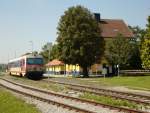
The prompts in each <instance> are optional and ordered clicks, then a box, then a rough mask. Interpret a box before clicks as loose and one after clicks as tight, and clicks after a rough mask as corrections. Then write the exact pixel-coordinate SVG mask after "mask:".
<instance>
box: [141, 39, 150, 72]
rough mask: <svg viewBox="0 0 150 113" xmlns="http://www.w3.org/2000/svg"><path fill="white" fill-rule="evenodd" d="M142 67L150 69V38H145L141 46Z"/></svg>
mask: <svg viewBox="0 0 150 113" xmlns="http://www.w3.org/2000/svg"><path fill="white" fill-rule="evenodd" d="M141 59H142V67H143V68H144V69H150V38H149V39H145V40H144V42H143V43H142V48H141Z"/></svg>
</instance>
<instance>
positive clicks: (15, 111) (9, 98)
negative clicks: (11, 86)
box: [0, 87, 40, 113]
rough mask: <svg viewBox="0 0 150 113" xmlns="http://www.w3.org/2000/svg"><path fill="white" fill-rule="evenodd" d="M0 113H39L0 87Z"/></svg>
mask: <svg viewBox="0 0 150 113" xmlns="http://www.w3.org/2000/svg"><path fill="white" fill-rule="evenodd" d="M0 113H40V112H39V110H37V108H35V106H34V105H31V104H27V103H25V101H23V100H21V99H19V98H17V97H15V96H14V95H12V94H11V93H10V92H8V91H5V90H4V89H3V88H1V87H0Z"/></svg>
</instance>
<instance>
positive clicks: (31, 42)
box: [29, 41, 33, 54]
mask: <svg viewBox="0 0 150 113" xmlns="http://www.w3.org/2000/svg"><path fill="white" fill-rule="evenodd" d="M29 43H30V44H31V53H32V54H33V41H29Z"/></svg>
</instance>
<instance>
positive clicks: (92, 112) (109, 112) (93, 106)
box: [0, 78, 148, 113]
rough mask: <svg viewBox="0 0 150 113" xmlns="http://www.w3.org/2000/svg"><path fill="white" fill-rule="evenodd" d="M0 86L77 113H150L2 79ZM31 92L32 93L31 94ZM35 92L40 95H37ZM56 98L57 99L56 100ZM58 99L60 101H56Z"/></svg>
mask: <svg viewBox="0 0 150 113" xmlns="http://www.w3.org/2000/svg"><path fill="white" fill-rule="evenodd" d="M0 84H1V86H3V87H5V88H7V89H10V90H12V91H15V92H17V93H21V94H23V95H26V96H30V97H33V98H36V99H38V100H41V101H44V102H47V103H51V104H55V105H57V106H62V107H63V108H67V109H70V110H74V111H76V112H82V113H104V111H103V110H104V109H105V110H106V113H117V112H121V113H148V112H144V111H139V110H133V109H128V108H122V107H115V106H110V105H106V104H101V103H97V102H94V101H89V100H85V99H79V98H75V97H70V96H66V95H62V94H58V93H53V92H50V91H47V90H41V89H38V88H34V87H31V86H27V85H23V84H18V83H15V82H12V81H10V80H6V79H2V78H1V79H0ZM8 84H9V85H8ZM12 86H13V87H12ZM15 87H19V88H20V90H18V88H15ZM29 92H31V93H29ZM33 92H34V93H36V94H38V95H35V94H34V93H33ZM40 95H45V96H42V97H41V96H40ZM47 97H51V98H47ZM54 98H56V99H54ZM57 99H58V100H59V101H56V100H57ZM60 99H62V100H60ZM64 100H65V101H66V100H67V101H68V100H69V101H73V102H74V103H75V104H72V105H71V104H68V103H69V102H66V103H64ZM82 104H84V105H85V106H86V107H85V108H84V106H82V107H81V105H82ZM87 106H88V107H87Z"/></svg>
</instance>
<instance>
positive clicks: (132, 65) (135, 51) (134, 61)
mask: <svg viewBox="0 0 150 113" xmlns="http://www.w3.org/2000/svg"><path fill="white" fill-rule="evenodd" d="M130 51H131V52H130V56H131V57H130V58H129V60H128V64H129V66H126V68H128V69H141V68H142V65H141V64H142V61H141V57H140V46H139V45H138V44H137V43H131V48H130Z"/></svg>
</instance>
